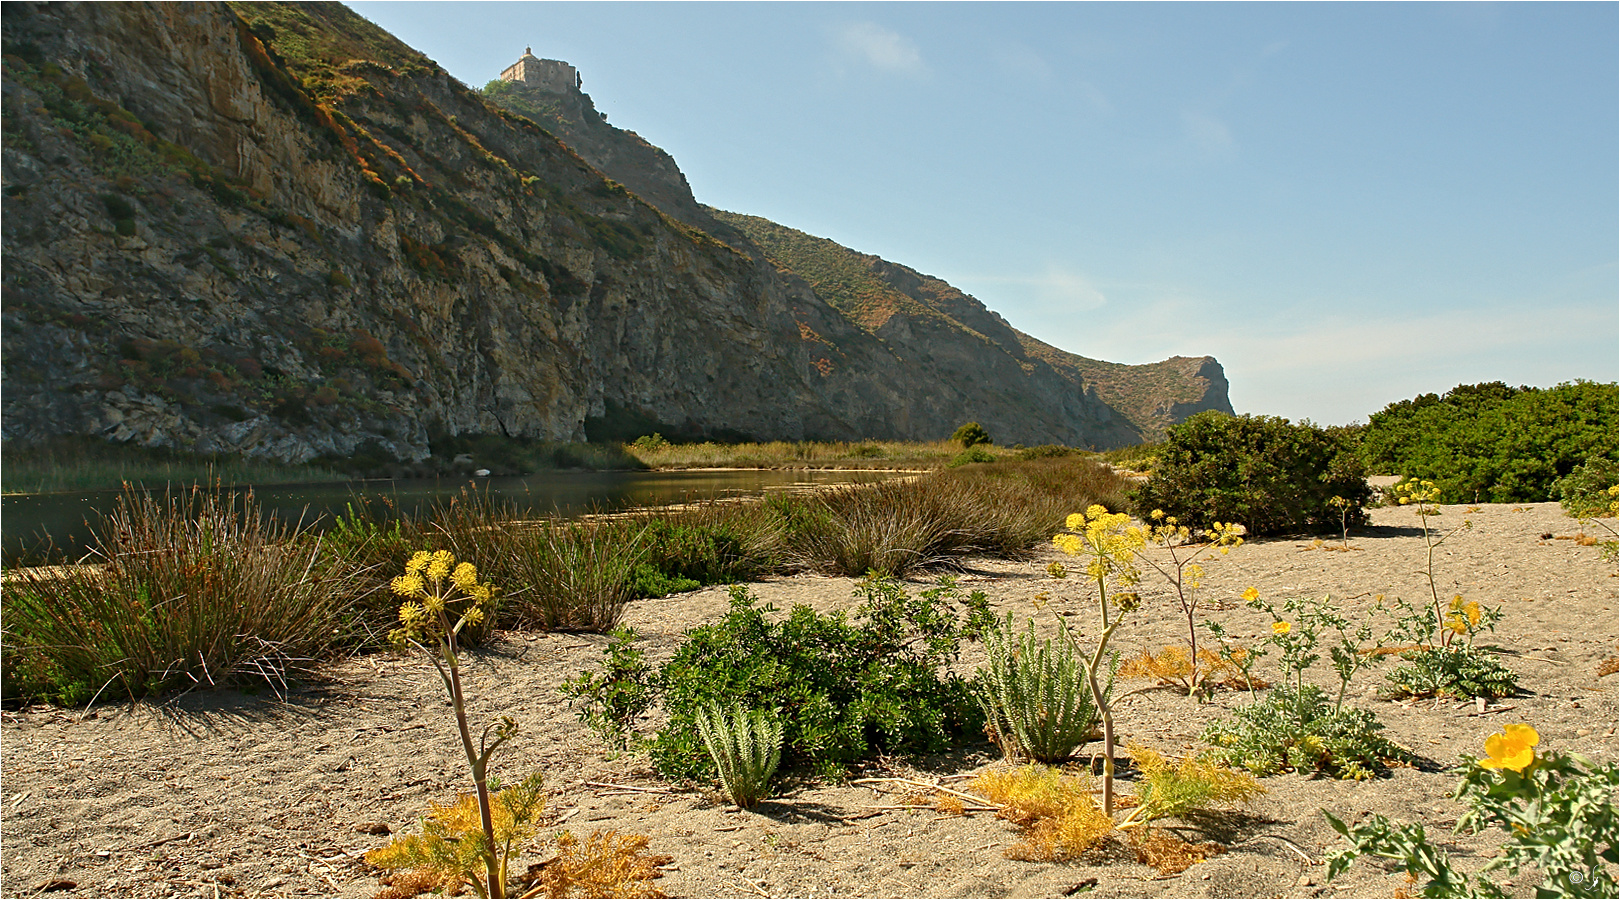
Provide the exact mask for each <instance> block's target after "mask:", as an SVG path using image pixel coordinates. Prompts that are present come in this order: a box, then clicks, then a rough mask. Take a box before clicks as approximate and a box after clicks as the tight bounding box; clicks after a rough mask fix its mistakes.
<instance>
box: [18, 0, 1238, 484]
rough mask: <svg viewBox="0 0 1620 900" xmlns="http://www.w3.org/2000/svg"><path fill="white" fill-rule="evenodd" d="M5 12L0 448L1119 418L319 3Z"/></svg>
mask: <svg viewBox="0 0 1620 900" xmlns="http://www.w3.org/2000/svg"><path fill="white" fill-rule="evenodd" d="M0 29H3V32H4V81H3V98H0V100H3V104H4V106H3V112H4V117H3V122H4V149H3V158H0V180H3V185H4V192H3V193H4V196H3V201H0V202H3V212H4V215H3V218H0V232H3V239H4V255H3V258H0V279H3V281H0V284H3V316H4V396H3V403H4V412H3V419H0V423H3V429H4V437H5V438H6V439H7V440H19V439H20V440H24V441H27V440H31V439H36V438H40V437H44V436H47V435H51V434H60V433H79V434H99V435H103V436H105V437H108V438H110V439H113V440H120V441H137V442H140V443H142V444H145V445H148V446H169V447H178V448H187V449H195V450H199V451H229V452H244V453H249V454H257V455H266V456H273V457H277V458H280V459H284V460H294V461H296V460H304V459H309V458H313V457H317V456H323V455H327V456H346V455H349V454H352V453H354V452H356V451H358V450H366V449H370V450H372V451H376V452H383V453H386V454H389V455H392V456H395V457H397V458H400V459H420V458H422V457H424V456H425V455H427V454H428V453H429V437H430V435H432V434H434V433H436V432H443V433H449V434H464V433H495V434H507V435H513V436H527V437H537V438H546V439H554V440H580V439H583V438H585V437H587V435H589V436H590V437H594V438H599V439H600V438H623V437H629V436H633V435H634V434H637V433H644V432H646V431H651V430H655V429H658V430H663V431H664V433H665V434H673V435H679V436H683V437H698V436H718V437H754V438H787V439H797V438H825V439H857V438H862V437H887V438H900V439H932V438H938V437H941V436H944V435H946V434H949V433H950V431H951V430H952V429H953V428H954V427H955V426H956V425H957V424H960V423H961V422H962V421H964V420H968V419H974V418H978V419H980V420H981V421H984V422H985V424H986V425H987V427H990V428H991V430H992V432H993V433H995V434H996V435H997V437H998V439H1000V440H1002V441H1004V442H1007V443H1011V442H1014V441H1020V442H1023V443H1045V442H1061V443H1066V444H1072V445H1080V446H1098V447H1106V446H1115V445H1118V444H1122V443H1130V442H1133V441H1134V440H1136V439H1137V435H1138V429H1137V428H1136V427H1135V426H1133V425H1132V424H1131V422H1130V421H1129V420H1128V419H1127V418H1126V417H1125V416H1123V415H1121V414H1119V413H1118V412H1116V411H1115V410H1114V409H1113V408H1111V407H1110V406H1109V405H1108V404H1107V403H1105V402H1104V401H1103V400H1101V399H1099V395H1098V394H1097V393H1096V391H1094V390H1091V389H1090V388H1089V387H1085V388H1083V387H1082V385H1083V384H1084V383H1085V378H1084V376H1083V375H1080V376H1074V377H1066V376H1062V375H1061V373H1060V372H1059V367H1058V366H1056V365H1055V364H1052V363H1046V364H1045V365H1046V367H1047V369H1049V370H1050V371H1052V372H1054V373H1058V374H1057V375H1054V376H1051V377H1045V376H1043V377H1045V380H1041V379H1037V378H1032V377H1031V373H1032V372H1037V371H1041V372H1044V371H1046V370H1047V369H1042V368H1041V365H1040V360H1039V359H1038V358H1037V355H1036V354H1034V353H1031V352H1029V351H1027V350H1025V351H1024V352H1023V353H1022V355H1021V356H1019V355H1015V354H1013V353H1012V352H1011V350H1009V347H1012V346H1014V345H1017V343H1018V342H1017V341H1016V340H1015V341H1014V344H1013V345H1009V344H1006V343H1005V335H1000V336H998V337H997V338H992V337H991V336H990V335H985V339H986V341H988V342H989V343H983V348H984V350H983V351H981V350H974V349H972V348H971V347H970V346H969V345H968V344H965V343H963V342H962V340H961V337H962V333H961V330H960V329H959V328H957V327H955V326H950V325H945V324H941V325H940V326H939V327H938V328H937V329H935V330H933V331H930V329H934V328H935V325H934V324H933V323H931V322H927V321H921V320H919V322H918V323H917V324H916V325H915V327H914V328H913V331H914V332H918V333H917V334H914V335H913V337H912V338H911V339H909V341H908V342H900V343H897V342H893V341H890V340H888V339H886V338H884V337H883V336H882V335H881V334H879V333H878V331H881V329H877V330H872V329H869V328H866V327H863V325H862V324H860V323H859V322H857V321H855V320H853V319H852V318H850V317H849V316H848V315H846V314H845V313H844V312H841V311H840V310H839V309H836V308H834V307H833V306H831V305H829V304H828V303H827V302H826V300H824V299H823V297H821V296H818V294H817V292H816V291H815V290H813V289H812V288H811V286H810V285H809V284H808V283H806V282H805V281H804V280H803V279H802V278H800V277H798V276H796V275H795V274H793V273H792V272H786V271H782V270H781V269H779V268H778V266H776V265H773V264H772V263H771V262H770V261H769V260H768V259H767V258H766V256H765V255H764V254H763V253H762V252H760V250H759V249H758V248H757V247H755V246H753V245H752V244H751V243H750V242H748V241H747V240H745V239H743V238H741V237H739V235H738V234H737V233H736V232H734V231H733V230H732V229H731V228H730V226H727V225H725V224H724V223H717V222H715V220H714V218H713V217H712V216H710V214H709V213H708V211H706V210H704V209H702V208H701V207H698V206H697V205H696V203H695V201H691V200H690V190H689V189H685V182H684V179H679V188H680V190H676V189H674V188H670V189H668V190H665V188H666V187H668V186H669V185H672V184H674V183H675V182H674V179H678V178H679V170H678V169H677V168H675V167H674V164H673V161H668V164H667V167H665V168H664V171H662V172H661V173H658V172H653V170H655V169H657V168H658V167H659V166H662V165H663V164H662V163H660V162H659V160H660V159H662V160H668V157H667V155H664V154H662V152H661V151H657V148H653V147H651V145H648V144H646V142H644V141H639V139H635V141H637V142H639V145H638V146H639V149H638V146H632V144H633V143H634V142H631V143H626V142H627V141H629V138H624V137H620V136H623V135H626V134H627V133H625V132H618V130H617V129H614V130H613V132H601V133H600V135H599V136H600V137H601V138H602V141H601V142H600V145H592V144H591V142H590V141H588V140H582V139H580V136H578V135H575V136H574V141H573V142H572V143H570V142H569V141H568V139H567V138H566V137H563V138H562V139H559V136H558V133H556V132H560V131H561V129H550V130H548V129H547V128H544V127H541V126H540V125H537V124H535V122H534V121H533V120H531V119H530V118H527V117H524V116H519V115H516V114H514V113H511V112H509V111H507V110H505V109H502V108H501V107H499V106H497V105H495V104H492V103H490V102H489V101H488V100H487V99H486V98H484V97H483V96H481V95H480V94H479V93H478V92H476V91H473V90H470V89H468V88H467V87H466V86H465V85H462V84H461V83H460V82H458V81H456V80H455V79H453V78H451V77H450V76H449V75H448V74H447V73H445V72H444V71H443V70H442V69H441V68H439V67H438V66H437V65H436V64H434V63H433V62H432V61H431V60H428V59H426V58H425V57H423V56H422V55H421V54H419V53H416V52H415V51H413V50H411V49H410V48H408V47H406V46H404V45H403V44H400V43H399V42H398V41H397V40H395V39H394V38H392V37H391V36H389V35H388V34H386V33H385V32H382V31H381V30H380V29H377V28H376V27H375V26H374V25H372V24H371V23H369V22H367V21H366V20H364V19H362V18H360V17H358V16H356V15H354V14H353V13H352V12H350V11H349V10H348V9H346V8H344V7H342V6H340V5H336V4H241V5H236V6H225V5H220V4H213V3H199V4H173V5H170V4H148V3H140V4H133V3H130V4H98V3H86V4H77V3H50V4H44V3H40V4H32V3H15V4H8V5H7V9H6V15H5V17H4V19H3V21H0ZM585 100H586V101H587V102H588V98H585ZM596 120H597V122H600V116H597V117H596ZM600 124H601V125H602V127H603V128H611V126H607V125H606V123H600ZM615 133H616V134H617V135H618V136H615ZM630 137H631V138H633V135H632V136H630ZM615 159H617V160H619V162H618V163H615V162H614V160H615ZM649 160H650V161H651V162H649ZM593 161H594V162H595V163H597V164H594V165H593ZM627 161H628V162H627ZM604 168H605V169H607V170H619V171H620V172H621V174H622V173H629V172H653V174H655V175H657V177H646V178H640V180H637V179H638V177H639V176H638V175H635V174H624V177H618V176H613V175H611V174H604ZM632 184H633V185H634V186H633V187H632V186H630V185H632ZM709 223H715V224H713V225H711V224H709ZM969 299H971V298H969ZM975 305H976V302H975ZM979 309H981V310H982V307H979ZM985 312H986V313H988V311H985ZM990 315H993V314H990ZM958 324H960V322H959V323H958ZM935 337H937V338H938V341H939V343H937V344H934V343H931V341H932V339H933V338H935ZM974 340H976V339H974ZM998 340H999V341H1000V343H997V341H998ZM981 343H982V342H981ZM990 344H996V346H997V347H999V348H1000V349H999V350H994V351H990V350H989V349H988V348H989V346H990ZM986 352H989V353H990V355H989V356H986ZM1054 352H1060V351H1054ZM996 353H1000V354H1002V355H1004V356H1006V359H1007V360H1008V362H1003V361H1002V360H1001V358H1000V357H999V356H996V355H995V354H996ZM991 357H994V359H993V361H992V362H991V363H988V364H986V362H985V360H986V359H989V358H991ZM1210 363H1211V364H1213V361H1210ZM975 367H978V368H975ZM1077 371H1078V370H1077ZM1215 372H1216V373H1217V374H1218V366H1216V367H1215ZM1221 384H1222V386H1224V382H1222V383H1221ZM1212 389H1213V388H1212ZM1166 396H1167V397H1169V396H1170V395H1166ZM1177 396H1179V395H1177ZM1222 399H1223V400H1224V394H1223V396H1222ZM1172 402H1184V401H1174V400H1172Z"/></svg>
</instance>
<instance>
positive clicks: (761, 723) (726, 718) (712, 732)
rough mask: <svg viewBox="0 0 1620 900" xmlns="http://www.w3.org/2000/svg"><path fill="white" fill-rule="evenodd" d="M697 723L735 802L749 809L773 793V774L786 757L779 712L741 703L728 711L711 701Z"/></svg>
mask: <svg viewBox="0 0 1620 900" xmlns="http://www.w3.org/2000/svg"><path fill="white" fill-rule="evenodd" d="M697 727H698V734H699V735H700V736H701V737H702V738H703V745H704V746H705V747H707V748H709V756H710V757H711V758H713V759H714V765H715V768H717V769H719V770H720V783H721V784H723V785H725V788H726V793H727V794H730V795H731V800H732V802H733V803H736V804H737V805H738V806H740V807H743V808H745V809H746V808H748V807H750V806H753V805H754V804H756V803H758V802H759V801H761V800H763V799H765V798H766V797H767V796H769V795H770V784H771V776H772V775H774V774H776V765H777V763H779V762H781V760H782V723H781V721H780V720H779V719H777V717H776V716H774V715H769V714H767V713H766V712H765V711H764V710H762V709H750V710H745V709H743V707H742V705H741V704H733V705H732V707H731V709H730V711H729V712H728V711H727V710H725V709H723V708H721V706H720V704H718V703H714V702H710V703H707V704H705V705H703V706H702V707H699V708H698V710H697Z"/></svg>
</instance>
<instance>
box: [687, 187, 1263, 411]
mask: <svg viewBox="0 0 1620 900" xmlns="http://www.w3.org/2000/svg"><path fill="white" fill-rule="evenodd" d="M709 212H710V213H712V214H713V215H714V216H715V217H716V218H718V219H719V220H720V221H722V222H724V223H726V224H728V225H731V226H733V227H735V228H736V229H738V230H739V231H741V232H743V233H744V234H746V235H747V236H748V238H749V239H751V240H752V241H754V242H755V243H756V244H758V245H759V246H760V247H761V248H763V249H764V252H765V253H766V255H767V256H769V257H770V259H772V260H773V261H775V262H776V263H777V264H778V265H779V266H782V267H783V268H786V269H788V270H791V271H792V272H794V273H796V274H798V275H800V276H802V277H803V278H804V279H805V280H806V281H808V282H810V286H811V287H812V288H814V289H815V292H816V295H817V296H819V297H821V298H822V299H823V300H825V301H827V303H828V304H830V305H831V306H832V307H833V308H835V309H837V310H838V311H840V312H842V313H843V314H844V315H846V316H848V317H849V318H850V319H852V320H853V321H854V322H856V324H858V325H860V326H861V327H862V328H864V329H866V330H867V331H869V332H871V333H872V334H875V335H877V336H878V337H880V338H882V339H883V340H884V341H885V342H886V343H888V344H889V346H890V347H893V348H894V350H895V352H896V353H898V354H899V355H901V356H902V357H909V356H914V355H919V354H927V353H929V352H930V351H931V348H932V347H936V346H938V345H940V344H943V343H949V342H950V340H951V338H946V339H943V340H942V339H941V338H940V337H939V336H938V332H941V331H943V332H945V333H946V334H948V335H952V337H954V340H955V341H956V342H960V343H963V344H967V345H969V346H974V345H976V346H978V347H980V348H981V349H982V350H983V351H984V352H985V353H988V354H992V355H993V354H997V353H999V354H1005V355H1006V356H1007V357H1008V358H1010V359H1011V360H1012V361H1014V362H1016V363H1017V364H1018V365H1019V366H1021V367H1023V368H1024V369H1025V371H1026V372H1028V373H1030V375H1031V378H1032V380H1042V379H1043V376H1045V377H1046V378H1047V380H1049V378H1050V377H1056V378H1059V379H1062V380H1063V381H1065V382H1067V383H1068V385H1069V386H1070V389H1071V390H1078V391H1086V392H1088V393H1089V394H1091V395H1092V396H1094V397H1096V398H1097V399H1099V400H1101V401H1102V402H1104V403H1106V404H1107V405H1108V406H1110V407H1111V408H1112V409H1114V410H1115V411H1116V412H1118V413H1119V414H1120V415H1121V416H1122V417H1123V418H1124V419H1125V420H1126V421H1127V422H1129V423H1130V425H1131V426H1132V427H1134V428H1135V429H1136V430H1137V432H1138V433H1139V434H1140V435H1142V436H1143V437H1144V438H1147V439H1150V440H1152V439H1157V438H1159V437H1161V436H1163V434H1164V430H1165V429H1166V428H1167V427H1169V426H1170V425H1173V424H1175V423H1176V422H1179V421H1181V420H1182V419H1185V418H1186V417H1187V416H1190V415H1192V414H1193V413H1195V412H1201V411H1203V410H1208V409H1218V410H1221V411H1223V412H1226V413H1229V414H1230V413H1231V412H1232V406H1231V402H1230V401H1229V400H1228V399H1227V383H1226V376H1225V373H1224V372H1223V371H1222V370H1221V366H1220V363H1218V362H1216V361H1215V360H1214V359H1213V358H1212V357H1208V356H1205V357H1198V358H1187V357H1173V358H1171V359H1168V360H1165V361H1163V362H1159V363H1152V364H1149V365H1136V366H1131V365H1125V364H1123V363H1110V362H1103V361H1101V360H1095V359H1087V358H1086V357H1083V356H1077V355H1075V354H1073V353H1068V352H1065V351H1063V350H1059V349H1058V348H1056V347H1053V346H1052V345H1050V344H1047V343H1044V342H1042V341H1040V340H1037V339H1035V338H1033V337H1030V336H1029V335H1027V334H1025V333H1023V332H1022V331H1019V330H1018V329H1016V328H1013V327H1012V326H1011V325H1009V324H1008V323H1007V321H1006V320H1005V319H1003V318H1002V317H1001V316H1000V315H999V314H997V313H996V312H994V311H992V310H990V309H987V308H985V306H984V304H982V303H980V302H979V301H978V300H977V299H975V298H974V297H972V296H971V295H969V294H965V293H963V292H962V291H960V290H958V289H956V288H955V287H952V286H951V285H950V284H947V283H946V282H944V281H941V280H939V279H938V278H934V277H932V276H929V275H924V274H922V273H920V272H917V271H916V270H914V269H910V268H907V267H906V266H902V265H899V264H897V263H892V262H889V261H887V260H885V259H881V258H879V257H876V256H872V255H869V254H865V253H859V252H857V251H855V250H851V249H849V248H848V247H844V246H842V245H840V244H837V243H835V242H833V241H830V240H827V239H826V238H818V237H815V236H813V235H808V234H805V233H804V232H801V231H796V230H794V229H792V228H787V227H785V226H782V225H778V224H776V223H774V222H770V221H768V220H766V219H761V218H759V217H757V216H745V215H739V214H737V213H728V212H722V211H720V210H709ZM1037 373H1039V374H1037Z"/></svg>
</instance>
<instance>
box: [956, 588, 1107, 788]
mask: <svg viewBox="0 0 1620 900" xmlns="http://www.w3.org/2000/svg"><path fill="white" fill-rule="evenodd" d="M1058 624H1059V627H1061V628H1063V630H1064V633H1063V634H1062V636H1061V637H1060V638H1059V639H1058V640H1056V641H1054V640H1052V639H1051V638H1044V639H1043V638H1038V637H1037V635H1036V633H1035V621H1034V620H1033V619H1031V620H1030V621H1029V625H1028V628H1027V629H1026V630H1025V631H1024V632H1023V633H1022V634H1019V633H1018V632H1017V631H1016V630H1015V629H1014V628H1013V617H1012V613H1008V614H1007V618H1006V621H1005V622H1002V623H1000V624H998V625H997V626H996V627H994V628H989V629H986V630H985V632H984V649H985V654H986V655H987V656H988V657H989V660H988V662H987V663H986V664H985V666H984V667H983V668H981V669H979V671H978V672H977V674H976V677H975V678H974V689H975V692H976V695H977V696H978V698H979V705H980V706H981V707H982V708H983V709H984V715H985V721H986V723H987V725H988V728H989V731H990V734H991V739H992V740H994V741H995V742H996V744H997V745H998V746H1000V747H1001V749H1002V752H1003V753H1005V754H1006V756H1007V758H1008V759H1031V760H1034V761H1036V762H1043V763H1052V762H1058V761H1060V760H1063V759H1067V758H1068V756H1069V754H1070V753H1072V752H1074V749H1075V748H1076V747H1078V746H1080V745H1081V744H1084V743H1085V742H1086V741H1088V740H1091V738H1092V737H1093V736H1094V735H1095V734H1096V729H1097V724H1098V716H1097V706H1096V703H1095V702H1094V701H1093V700H1092V698H1091V690H1090V687H1089V686H1088V685H1087V684H1086V680H1085V679H1086V671H1085V664H1084V661H1083V660H1082V659H1081V658H1080V656H1079V654H1077V653H1076V652H1075V649H1074V639H1073V638H1072V637H1070V636H1069V634H1068V627H1067V625H1064V624H1063V621H1062V620H1061V619H1059V620H1058ZM1112 688H1113V680H1112V679H1109V682H1108V685H1107V687H1106V688H1105V689H1104V694H1105V695H1106V694H1108V693H1109V692H1110V691H1111V690H1112Z"/></svg>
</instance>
